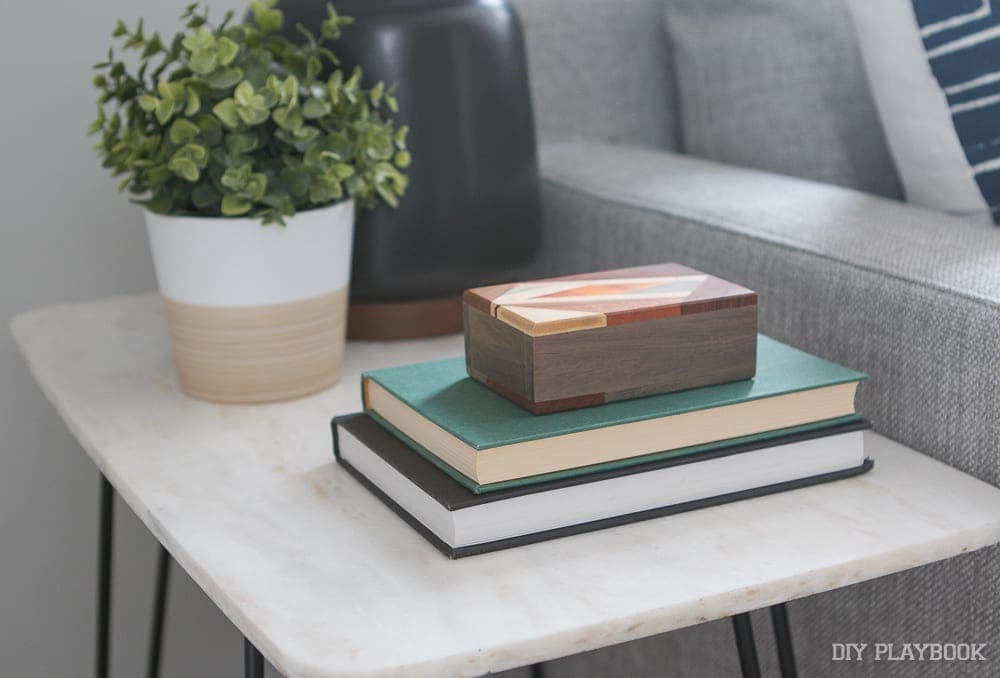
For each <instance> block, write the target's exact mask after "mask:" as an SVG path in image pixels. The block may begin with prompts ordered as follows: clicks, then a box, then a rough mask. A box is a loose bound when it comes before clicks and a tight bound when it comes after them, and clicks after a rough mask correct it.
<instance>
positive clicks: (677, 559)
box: [12, 296, 1000, 677]
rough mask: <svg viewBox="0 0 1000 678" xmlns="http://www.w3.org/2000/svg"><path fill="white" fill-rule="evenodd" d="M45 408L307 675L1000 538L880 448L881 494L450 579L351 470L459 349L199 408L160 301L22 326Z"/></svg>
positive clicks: (966, 483)
mask: <svg viewBox="0 0 1000 678" xmlns="http://www.w3.org/2000/svg"><path fill="white" fill-rule="evenodd" d="M12 327H13V332H14V335H15V337H16V339H17V342H18V344H19V346H20V348H21V350H22V352H23V353H24V356H25V358H26V360H27V362H28V365H29V367H30V368H31V370H32V372H33V374H34V375H35V377H36V379H37V380H38V382H39V384H40V385H41V387H42V389H43V390H44V392H45V393H46V395H47V396H48V398H49V399H50V400H51V402H52V403H53V404H54V406H55V407H56V408H57V409H58V410H59V412H60V414H61V415H62V417H63V419H64V420H65V421H66V424H67V426H69V428H70V429H71V430H72V432H73V433H74V434H75V436H76V437H77V439H78V440H79V441H80V443H81V445H82V446H83V447H84V449H85V450H86V451H87V453H88V454H89V455H90V457H91V458H92V459H93V461H94V463H96V464H97V466H98V467H100V469H101V470H102V471H103V472H104V473H105V474H106V475H107V477H108V478H109V480H110V481H111V482H112V483H113V484H114V486H115V488H116V489H117V490H118V492H119V493H120V494H121V495H122V496H123V498H124V499H125V501H126V502H128V504H129V506H131V508H132V509H133V510H134V511H135V512H136V513H137V514H138V516H139V517H140V518H141V519H142V521H143V522H144V523H145V524H146V526H147V527H148V528H149V529H150V530H151V531H152V533H153V534H154V535H155V536H156V538H157V539H159V540H160V541H161V542H162V543H163V544H164V545H165V546H166V547H167V548H168V549H169V551H170V552H171V554H172V555H173V556H174V558H175V559H176V560H177V562H178V563H179V564H180V565H181V566H182V567H184V569H185V570H187V572H188V573H189V574H190V575H191V576H192V577H193V578H194V580H195V581H196V582H197V583H198V584H199V585H200V586H201V587H202V588H203V589H204V590H205V591H206V593H207V594H208V595H209V596H210V597H211V598H212V600H213V601H214V602H215V603H216V604H217V605H218V606H219V608H220V609H221V610H222V611H223V612H224V613H225V614H226V615H227V616H228V617H229V619H230V620H232V622H233V623H234V624H235V625H236V626H237V627H238V628H239V629H240V630H241V631H242V632H243V633H244V634H245V635H247V636H248V637H249V638H250V639H251V640H252V641H253V642H254V643H255V644H256V645H257V647H258V648H260V650H261V651H262V652H263V653H264V654H265V655H266V656H267V658H268V659H269V660H270V661H271V662H272V663H273V664H274V665H275V666H276V667H277V668H278V669H279V670H280V671H282V672H283V673H284V674H286V675H289V676H302V677H313V676H316V677H318V676H347V675H351V676H355V675H368V676H423V675H430V674H434V675H476V674H481V673H485V672H487V671H498V670H502V669H506V668H511V667H514V666H519V665H524V664H530V663H533V662H535V661H539V660H544V659H551V658H554V657H558V656H563V655H567V654H572V653H575V652H581V651H585V650H590V649H594V648H597V647H602V646H606V645H610V644H613V643H620V642H624V641H627V640H632V639H635V638H639V637H642V636H648V635H651V634H655V633H661V632H664V631H669V630H671V629H675V628H680V627H683V626H687V625H691V624H696V623H699V622H702V621H706V620H710V619H716V618H719V617H724V616H727V615H730V614H734V613H737V612H742V611H745V610H749V609H755V608H760V607H764V606H767V605H770V604H772V603H775V602H779V601H783V600H789V599H793V598H798V597H801V596H806V595H810V594H813V593H818V592H820V591H826V590H829V589H833V588H837V587H840V586H845V585H848V584H852V583H855V582H859V581H863V580H866V579H871V578H874V577H879V576H882V575H885V574H889V573H891V572H896V571H899V570H903V569H907V568H910V567H914V566H917V565H921V564H924V563H928V562H932V561H935V560H939V559H943V558H948V557H951V556H954V555H957V554H960V553H963V552H966V551H970V550H973V549H977V548H980V547H983V546H986V545H988V544H992V543H996V542H997V541H1000V490H998V489H996V488H994V487H991V486H989V485H987V484H986V483H983V482H980V481H978V480H975V479H973V478H971V477H969V476H967V475H964V474H962V473H960V472H959V471H956V470H954V469H951V468H949V467H947V466H945V465H943V464H941V463H939V462H937V461H934V460H932V459H930V458H929V457H926V456H924V455H921V454H919V453H917V452H914V451H912V450H910V449H907V448H905V447H903V446H901V445H898V444H896V443H894V442H892V441H890V440H888V439H886V438H883V437H881V436H878V435H875V434H868V435H867V438H866V444H867V446H868V451H869V454H870V455H871V456H872V457H874V458H875V460H876V465H875V469H874V470H873V471H872V472H870V473H868V474H866V475H863V476H860V477H857V478H853V479H850V480H844V481H840V482H836V483H831V484H827V485H822V486H817V487H811V488H806V489H802V490H797V491H794V492H787V493H783V494H779V495H773V496H769V497H763V498H759V499H753V500H750V501H746V502H741V503H738V504H729V505H725V506H719V507H715V508H710V509H705V510H701V511H696V512H692V513H686V514H681V515H676V516H670V517H666V518H660V519H656V520H651V521H646V522H643V523H637V524H633V525H626V526H622V527H617V528H612V529H608V530H604V531H601V532H596V533H591V534H586V535H580V536H575V537H570V538H566V539H560V540H556V541H551V542H547V543H542V544H536V545H532V546H527V547H522V548H518V549H513V550H509V551H502V552H498V553H493V554H488V555H484V556H476V557H472V558H467V559H465V560H460V561H450V560H448V559H446V558H445V557H444V556H442V555H440V554H439V553H438V552H437V551H435V550H434V549H433V548H432V547H431V546H430V545H428V544H427V543H426V542H425V541H424V540H423V538H422V537H420V536H419V535H417V534H416V533H415V532H414V531H413V530H411V529H410V528H409V527H408V526H407V525H406V524H405V523H404V522H403V521H402V520H400V519H399V518H397V517H396V516H395V515H394V514H393V513H392V512H390V511H389V510H388V509H387V508H386V507H384V506H383V505H382V504H381V503H380V502H379V501H378V500H377V499H375V498H374V497H372V496H370V495H369V494H368V493H367V492H366V490H365V489H364V488H362V487H361V486H360V485H359V484H358V483H357V482H356V481H355V480H354V479H353V478H351V477H350V476H349V475H347V474H346V473H344V472H342V471H341V470H340V469H339V468H338V467H337V466H336V465H335V464H334V461H333V456H332V454H331V442H330V431H329V421H330V418H331V417H332V416H333V415H335V414H341V413H346V412H350V411H355V410H357V409H358V408H359V407H360V394H359V387H358V376H359V374H360V372H361V371H362V370H363V369H369V368H375V367H384V366H390V365H395V364H403V363H407V362H414V361H418V360H425V359H431V358H439V357H444V356H448V355H459V354H460V353H461V351H462V341H461V337H459V336H450V337H445V338H440V339H432V340H422V341H408V342H393V343H375V342H369V343H352V344H350V345H349V346H348V349H347V355H346V360H345V368H344V378H343V380H342V381H341V383H340V384H338V385H337V386H335V387H334V388H332V389H330V390H328V391H326V392H324V393H321V394H319V395H316V396H312V397H309V398H305V399H301V400H297V401H293V402H287V403H279V404H273V405H252V406H236V405H228V406H223V405H213V404H209V403H204V402H199V401H197V400H194V399H192V398H189V397H187V396H185V395H183V394H182V393H181V391H180V389H179V388H178V385H177V379H176V376H175V374H174V370H173V367H172V365H171V359H170V348H169V343H168V339H167V333H166V327H165V325H164V321H163V317H162V313H161V309H160V305H159V302H158V300H157V298H156V297H153V296H138V297H120V298H115V299H109V300H104V301H99V302H93V303H86V304H79V305H73V306H63V307H55V308H47V309H41V310H36V311H31V312H28V313H25V314H22V315H21V316H19V317H17V318H16V319H15V320H14V322H13V323H12Z"/></svg>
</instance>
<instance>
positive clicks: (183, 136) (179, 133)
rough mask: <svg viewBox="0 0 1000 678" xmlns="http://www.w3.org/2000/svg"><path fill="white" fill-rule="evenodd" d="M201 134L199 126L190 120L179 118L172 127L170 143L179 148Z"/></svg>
mask: <svg viewBox="0 0 1000 678" xmlns="http://www.w3.org/2000/svg"><path fill="white" fill-rule="evenodd" d="M199 132H201V129H199V127H198V125H196V124H194V123H193V122H191V121H190V120H186V119H184V118H178V119H176V120H174V122H173V124H172V125H170V134H169V136H170V141H171V142H173V143H175V144H177V145H178V146H179V145H181V144H186V143H187V142H189V141H191V140H192V139H194V138H195V137H196V136H198V133H199Z"/></svg>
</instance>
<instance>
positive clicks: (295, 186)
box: [281, 167, 310, 198]
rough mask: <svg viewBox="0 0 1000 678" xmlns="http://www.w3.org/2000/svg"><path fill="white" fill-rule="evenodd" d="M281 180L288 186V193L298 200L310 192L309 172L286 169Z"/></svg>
mask: <svg viewBox="0 0 1000 678" xmlns="http://www.w3.org/2000/svg"><path fill="white" fill-rule="evenodd" d="M281 179H282V180H283V181H284V182H285V184H286V185H287V186H288V192H289V193H291V194H292V195H293V196H295V197H296V198H302V197H304V196H305V195H306V194H307V193H308V192H309V181H310V177H309V174H308V173H307V172H302V171H300V170H295V169H292V168H290V167H286V168H285V169H284V170H282V172H281Z"/></svg>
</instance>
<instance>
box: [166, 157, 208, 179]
mask: <svg viewBox="0 0 1000 678" xmlns="http://www.w3.org/2000/svg"><path fill="white" fill-rule="evenodd" d="M167 167H168V168H169V169H170V171H171V172H173V173H174V174H176V175H177V176H179V177H181V178H182V179H184V180H185V181H191V182H194V181H198V178H199V177H200V176H201V173H200V172H199V171H198V166H197V165H195V164H194V161H193V160H191V159H189V158H185V157H176V156H175V157H173V158H171V159H170V162H169V163H167Z"/></svg>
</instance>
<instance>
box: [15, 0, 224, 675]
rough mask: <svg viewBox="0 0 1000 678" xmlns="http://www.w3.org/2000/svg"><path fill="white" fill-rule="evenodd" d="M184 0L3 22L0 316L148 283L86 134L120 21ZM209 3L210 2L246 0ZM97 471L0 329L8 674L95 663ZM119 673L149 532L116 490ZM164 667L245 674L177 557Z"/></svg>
mask: <svg viewBox="0 0 1000 678" xmlns="http://www.w3.org/2000/svg"><path fill="white" fill-rule="evenodd" d="M186 2H187V0H176V1H174V2H164V1H163V0H160V1H159V2H155V1H154V0H98V1H97V2H70V0H60V1H59V2H55V3H52V2H22V3H17V7H16V10H15V9H14V7H13V6H10V7H9V8H8V10H9V11H8V12H7V16H6V17H5V20H4V21H3V22H0V57H2V58H0V63H3V68H2V69H0V92H3V93H4V97H3V100H4V105H3V106H0V135H2V139H3V145H2V150H3V153H2V154H0V214H2V215H3V216H2V219H3V227H2V229H0V319H3V321H4V323H3V324H4V327H5V326H6V323H7V321H8V319H9V318H10V316H11V315H13V314H15V313H17V312H18V311H21V310H24V309H28V308H31V307H33V306H39V305H43V304H52V303H59V302H70V301H75V300H81V299H88V298H94V297H101V296H107V295H111V294H118V293H127V292H140V291H145V290H151V289H153V287H154V281H153V272H152V264H151V261H150V258H149V253H148V249H147V245H146V240H145V233H144V231H143V227H142V221H141V215H140V212H139V210H138V209H137V208H136V207H134V206H131V205H129V204H128V202H127V201H126V200H125V198H124V197H122V196H120V195H118V194H117V193H115V190H114V185H115V183H114V182H113V180H112V179H111V178H109V177H108V176H106V175H105V174H104V173H103V172H102V171H101V169H100V168H99V166H98V164H97V161H96V160H95V157H94V155H93V153H92V152H91V149H90V147H91V144H92V141H93V140H92V139H89V138H87V137H86V136H85V131H86V127H87V125H88V124H89V122H90V120H91V119H92V117H93V111H94V91H93V89H92V88H91V85H90V80H91V77H92V74H91V71H90V64H92V63H94V62H95V61H98V60H100V58H101V57H102V56H103V54H104V52H105V51H106V49H107V36H108V34H109V33H110V30H111V28H112V27H113V25H114V20H115V19H116V18H119V17H121V18H123V19H126V20H128V21H129V22H130V23H131V22H132V21H134V19H136V18H138V17H139V16H144V17H145V18H146V20H147V26H151V27H155V28H161V27H162V28H164V29H166V32H172V31H173V30H174V28H175V27H176V26H177V20H176V18H175V17H176V15H177V13H178V12H179V10H180V9H182V8H183V5H185V4H186ZM225 3H226V4H222V3H219V2H213V3H212V6H213V9H214V10H215V11H216V12H219V13H221V11H222V10H223V9H225V8H226V7H229V6H232V7H238V6H240V3H238V2H236V0H225ZM97 490H98V475H97V472H96V470H95V469H94V467H93V465H91V463H90V462H89V461H88V459H87V457H86V455H85V454H84V452H83V451H82V450H81V449H80V447H79V446H78V445H77V444H76V442H75V441H74V440H73V439H72V437H71V436H70V435H69V433H67V431H66V429H65V428H64V427H63V425H62V423H61V422H60V420H59V418H58V417H57V416H56V414H55V412H54V410H53V409H52V408H51V407H50V406H49V405H48V404H47V403H46V401H45V399H44V398H43V397H42V395H41V393H40V392H39V390H38V388H37V387H36V386H35V384H34V382H33V381H32V380H31V378H30V377H29V375H28V373H27V370H26V369H25V367H24V365H23V363H22V362H21V359H20V357H19V356H18V354H17V352H16V350H15V348H14V345H13V342H12V340H11V338H10V335H9V333H7V332H6V331H4V332H0V676H4V677H5V678H8V677H9V678H22V677H28V678H33V677H35V676H39V677H45V678H49V677H52V678H58V677H61V676H74V677H75V676H85V675H90V672H91V671H92V662H93V642H92V639H93V624H94V621H93V609H94V607H93V606H94V589H95V587H94V581H95V570H96V565H95V560H96V555H95V554H96V536H97V496H98V495H97ZM116 510H117V516H118V526H117V528H118V529H117V532H116V539H117V541H116V544H115V566H116V568H117V569H116V573H115V610H114V612H115V617H114V655H113V673H114V675H116V676H137V675H142V673H143V670H144V669H143V667H144V664H143V662H144V656H145V646H146V636H147V633H148V626H147V620H148V615H149V607H150V598H151V584H152V574H153V563H154V557H155V550H154V544H153V541H152V539H151V538H150V537H149V535H148V534H147V533H146V531H145V528H144V527H143V526H142V525H141V523H139V521H138V520H137V519H136V518H135V517H134V516H132V514H131V513H130V512H129V510H128V508H127V507H125V505H124V504H122V503H121V502H120V501H119V502H118V503H117V506H116ZM174 574H175V577H174V579H173V583H174V584H175V586H174V588H173V591H172V594H171V599H170V606H171V607H170V614H169V618H168V626H167V640H166V656H165V658H164V675H165V676H185V677H192V678H196V677H199V676H225V675H238V674H239V671H240V670H241V666H242V658H241V656H242V655H241V653H242V649H241V639H240V636H239V634H238V632H237V631H236V630H235V629H234V628H233V627H232V625H231V624H230V623H229V622H228V620H226V619H225V617H223V616H222V614H221V613H219V612H218V611H217V610H216V609H215V607H214V606H213V605H212V604H211V603H210V602H209V601H208V600H207V599H206V598H205V597H204V595H203V594H202V593H201V592H200V590H198V589H197V588H196V587H195V586H194V585H193V584H192V583H191V582H190V581H189V580H188V579H187V577H186V576H185V575H184V574H183V573H182V572H181V571H180V570H179V568H176V567H175V568H174Z"/></svg>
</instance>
